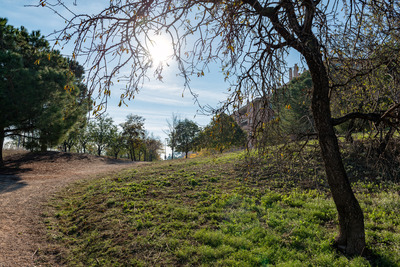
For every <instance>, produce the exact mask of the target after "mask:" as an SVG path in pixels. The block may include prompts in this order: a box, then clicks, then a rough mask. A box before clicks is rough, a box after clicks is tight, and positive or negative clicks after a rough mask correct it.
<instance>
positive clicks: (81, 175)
mask: <svg viewBox="0 0 400 267" xmlns="http://www.w3.org/2000/svg"><path fill="white" fill-rule="evenodd" d="M5 154H6V155H5V168H2V169H0V267H6V266H7V267H8V266H40V264H37V263H35V259H36V257H37V255H38V254H39V252H40V251H41V250H45V249H46V247H47V245H48V244H47V243H46V230H45V228H44V224H43V223H42V220H41V215H42V214H43V211H44V207H45V204H46V203H47V201H48V200H49V198H51V196H52V195H54V193H56V192H57V191H59V190H60V189H62V188H63V187H65V186H67V185H68V184H70V183H72V182H74V181H77V180H80V179H88V178H93V177H95V176H96V175H99V174H105V173H110V172H115V171H119V170H122V169H125V168H132V167H134V166H135V165H137V164H139V163H133V162H131V161H121V160H113V159H108V158H104V157H96V156H92V155H85V154H71V153H62V152H46V153H26V152H24V153H21V152H19V153H10V152H8V153H5Z"/></svg>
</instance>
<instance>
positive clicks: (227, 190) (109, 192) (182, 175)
mask: <svg viewBox="0 0 400 267" xmlns="http://www.w3.org/2000/svg"><path fill="white" fill-rule="evenodd" d="M239 157H243V154H240V153H239V154H238V153H234V154H226V155H222V156H219V157H208V158H198V159H192V160H186V161H185V160H177V161H168V162H158V163H153V164H151V165H147V166H143V167H140V168H138V169H136V170H130V171H125V172H123V173H120V174H118V175H114V176H111V177H105V178H102V179H97V180H92V181H86V182H81V183H79V184H77V185H74V186H72V187H71V188H69V189H68V190H65V191H64V192H63V193H62V194H61V195H60V196H59V197H58V198H57V199H55V200H53V202H52V205H53V206H54V214H51V213H49V215H48V217H47V218H46V224H47V226H48V229H49V238H50V239H51V240H53V243H54V245H53V246H54V247H53V249H51V253H55V252H57V253H59V257H60V262H61V263H63V264H66V265H69V266H91V265H92V266H132V265H133V266H165V265H167V266H168V265H169V266H177V265H188V266H189V265H190V266H192V265H205V266H207V265H210V266H268V265H277V266H305V265H311V266H369V265H371V262H372V265H379V266H396V265H398V266H400V217H399V216H398V214H399V212H400V197H399V193H398V192H397V191H398V190H399V186H398V185H396V184H386V183H381V184H380V185H377V184H375V183H370V182H360V181H358V182H356V183H355V190H356V191H357V197H358V199H359V200H360V202H361V205H362V207H363V209H364V211H365V217H366V218H365V219H366V232H367V242H368V246H369V248H370V249H371V250H372V252H373V256H371V257H370V258H369V260H370V261H368V260H366V259H364V258H361V257H357V258H353V259H348V258H346V257H344V256H343V255H341V254H340V253H339V252H337V251H336V250H335V249H334V248H332V247H331V245H330V244H331V242H332V241H333V238H334V236H335V234H336V225H337V219H336V211H335V207H334V204H333V201H332V200H331V198H330V197H329V192H328V190H327V187H326V185H325V183H324V179H323V172H322V169H321V167H320V166H319V164H318V163H317V162H315V161H313V160H311V159H307V158H303V159H301V160H300V159H298V160H297V161H296V160H292V161H290V164H289V163H288V161H286V163H285V164H282V161H279V162H278V161H277V160H276V158H279V155H278V156H275V157H273V156H271V157H270V158H269V159H267V163H263V164H261V165H256V164H252V165H251V167H250V168H243V167H242V166H239V165H238V164H237V162H238V158H239ZM274 159H275V160H274ZM299 166H301V167H300V168H299ZM316 166H318V167H316ZM350 167H351V166H350ZM350 167H349V166H348V168H350Z"/></svg>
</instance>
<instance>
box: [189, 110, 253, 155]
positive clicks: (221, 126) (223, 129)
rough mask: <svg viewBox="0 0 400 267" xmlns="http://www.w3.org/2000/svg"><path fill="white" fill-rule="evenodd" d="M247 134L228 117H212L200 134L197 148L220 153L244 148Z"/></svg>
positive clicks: (222, 115)
mask: <svg viewBox="0 0 400 267" xmlns="http://www.w3.org/2000/svg"><path fill="white" fill-rule="evenodd" d="M246 141H247V134H246V133H245V132H244V131H243V130H242V129H241V128H240V126H239V125H238V124H237V123H236V121H235V120H234V119H233V118H232V117H231V116H229V115H227V114H225V113H222V114H219V115H216V116H214V117H213V119H212V120H211V122H210V123H209V124H208V125H207V126H206V127H205V128H204V129H203V130H202V131H201V132H200V134H199V138H198V140H197V148H208V149H214V150H217V151H219V152H220V153H222V152H223V151H225V150H229V149H230V148H233V147H239V148H242V147H245V146H246Z"/></svg>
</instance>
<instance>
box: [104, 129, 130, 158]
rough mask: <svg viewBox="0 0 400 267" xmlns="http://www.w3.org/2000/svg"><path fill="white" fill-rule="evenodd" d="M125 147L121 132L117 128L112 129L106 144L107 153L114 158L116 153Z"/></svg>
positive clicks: (116, 156)
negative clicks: (108, 141)
mask: <svg viewBox="0 0 400 267" xmlns="http://www.w3.org/2000/svg"><path fill="white" fill-rule="evenodd" d="M125 147H126V145H125V139H124V136H123V135H122V133H121V132H119V131H118V130H117V128H114V129H113V132H112V135H111V140H110V143H109V145H108V149H107V153H109V154H110V155H112V156H113V157H114V158H115V159H117V158H118V155H119V154H120V153H121V151H122V150H123V149H124V148H125Z"/></svg>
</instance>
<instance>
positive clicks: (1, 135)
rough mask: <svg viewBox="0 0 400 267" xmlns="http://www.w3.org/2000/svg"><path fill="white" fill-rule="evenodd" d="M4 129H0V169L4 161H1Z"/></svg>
mask: <svg viewBox="0 0 400 267" xmlns="http://www.w3.org/2000/svg"><path fill="white" fill-rule="evenodd" d="M4 138H5V134H4V128H3V127H0V167H2V166H4V161H3V145H4Z"/></svg>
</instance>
